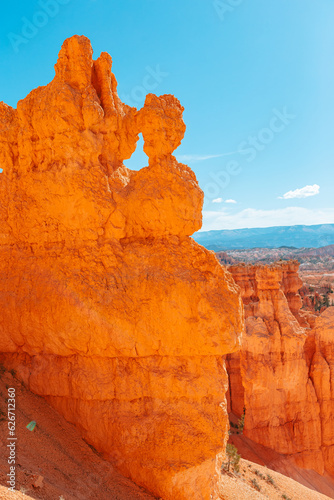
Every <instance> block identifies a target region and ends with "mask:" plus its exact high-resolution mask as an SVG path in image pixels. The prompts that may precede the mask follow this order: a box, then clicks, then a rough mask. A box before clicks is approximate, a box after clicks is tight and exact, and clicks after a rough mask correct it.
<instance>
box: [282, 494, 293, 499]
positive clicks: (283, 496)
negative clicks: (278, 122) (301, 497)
mask: <svg viewBox="0 0 334 500" xmlns="http://www.w3.org/2000/svg"><path fill="white" fill-rule="evenodd" d="M282 498H284V500H291V498H290V497H288V495H286V494H285V493H283V495H282Z"/></svg>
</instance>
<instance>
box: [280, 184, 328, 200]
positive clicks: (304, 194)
mask: <svg viewBox="0 0 334 500" xmlns="http://www.w3.org/2000/svg"><path fill="white" fill-rule="evenodd" d="M319 191H320V186H318V184H313V186H305V187H303V188H300V189H295V190H294V191H288V192H287V193H285V194H283V196H279V199H280V200H291V199H292V198H308V197H309V196H315V195H316V194H319Z"/></svg>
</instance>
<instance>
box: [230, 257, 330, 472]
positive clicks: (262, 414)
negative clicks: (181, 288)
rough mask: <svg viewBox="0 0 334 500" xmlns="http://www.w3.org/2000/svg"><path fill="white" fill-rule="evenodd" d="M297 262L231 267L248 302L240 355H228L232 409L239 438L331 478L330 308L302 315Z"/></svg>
mask: <svg viewBox="0 0 334 500" xmlns="http://www.w3.org/2000/svg"><path fill="white" fill-rule="evenodd" d="M298 267H299V265H298V263H296V262H294V261H290V262H288V263H278V264H277V265H272V266H268V267H266V266H256V265H255V266H243V265H239V266H231V267H230V268H229V270H230V271H231V272H232V275H233V277H234V279H235V281H236V283H238V284H239V285H240V287H241V293H242V296H243V300H244V304H245V316H246V335H245V336H244V338H243V341H242V348H241V351H240V353H235V354H231V355H228V356H227V368H228V372H229V378H230V384H231V387H230V407H231V411H233V412H234V413H236V414H237V415H241V413H242V409H243V406H245V408H246V416H245V428H244V433H245V435H247V436H248V437H250V438H251V439H253V440H254V441H256V442H258V443H260V444H262V445H264V446H267V447H269V448H272V449H274V450H276V451H278V452H279V453H283V454H287V455H293V457H294V459H295V460H296V462H297V463H298V465H300V466H302V467H305V468H309V469H314V470H316V471H317V472H320V473H323V472H324V470H325V469H326V470H327V471H328V472H330V473H333V466H334V462H333V450H334V448H333V445H334V428H333V421H332V420H333V419H332V416H331V415H332V404H333V401H334V397H333V396H334V395H333V394H332V389H331V386H332V383H331V374H332V367H331V365H332V357H333V356H332V349H333V345H334V343H333V338H334V336H333V329H334V308H329V309H328V310H327V311H325V312H324V313H323V314H322V315H321V316H320V317H318V318H312V319H313V321H312V324H314V322H315V327H314V328H313V329H311V328H310V326H309V323H308V322H307V317H306V316H304V315H303V311H300V307H301V301H300V297H299V295H298V289H299V288H300V287H301V286H302V283H301V280H300V279H299V277H298Z"/></svg>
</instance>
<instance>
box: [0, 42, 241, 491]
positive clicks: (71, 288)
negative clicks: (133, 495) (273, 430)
mask: <svg viewBox="0 0 334 500" xmlns="http://www.w3.org/2000/svg"><path fill="white" fill-rule="evenodd" d="M55 69H56V76H55V78H54V80H53V81H52V82H51V83H50V84H48V85H47V86H45V87H39V88H38V89H36V90H34V91H32V92H31V93H30V94H29V95H28V96H27V97H26V98H25V99H24V100H23V101H20V102H19V103H18V106H17V110H14V109H12V108H10V107H9V106H7V105H5V104H3V103H1V104H0V145H1V148H0V161H1V165H2V167H3V170H4V171H3V174H2V175H1V182H0V206H1V208H0V211H1V213H0V252H1V260H0V289H1V294H0V308H1V321H0V352H2V355H1V359H2V361H3V362H4V363H5V365H6V366H8V367H10V368H15V369H16V370H17V372H18V374H19V376H20V377H21V378H22V379H23V380H24V382H25V383H26V384H27V386H28V387H29V388H30V389H31V390H32V391H34V392H35V393H37V394H39V395H42V396H44V397H46V398H47V399H48V401H49V402H50V403H51V404H52V405H53V406H54V407H55V408H56V409H58V410H59V411H60V412H61V413H62V414H63V415H64V416H65V418H66V419H67V420H68V421H70V422H72V423H74V424H75V425H76V426H77V427H78V428H79V429H80V430H81V432H82V434H83V435H84V437H85V438H86V439H87V441H88V442H89V443H90V444H92V445H93V446H94V447H95V448H96V449H97V450H99V451H100V452H102V453H103V454H104V456H105V457H106V458H108V459H109V460H110V461H111V462H112V463H113V464H114V465H115V466H116V467H117V468H118V469H119V470H120V471H121V472H122V473H123V474H125V475H127V476H129V477H131V478H132V479H133V480H134V481H135V482H136V483H138V484H140V485H143V486H145V487H146V488H147V489H149V490H150V491H152V492H153V493H156V494H159V495H160V496H163V498H164V499H165V500H168V499H173V500H175V499H185V498H189V494H191V497H192V498H199V499H208V498H210V493H211V492H212V484H211V483H212V476H213V473H214V468H215V460H214V458H215V455H216V454H217V453H219V452H220V451H221V450H222V449H225V443H226V437H227V428H228V420H227V413H226V403H225V391H226V387H227V376H226V370H225V364H224V362H223V361H222V356H223V355H224V354H226V353H228V352H233V351H235V350H237V349H238V347H239V343H240V335H241V332H242V330H243V317H242V302H241V298H240V292H239V289H238V287H237V286H236V285H235V283H234V281H233V279H232V277H231V275H230V273H229V272H227V271H226V270H225V269H223V268H222V267H221V266H220V265H219V264H218V261H217V260H216V258H215V256H214V255H213V253H211V252H208V251H206V250H205V249H204V248H203V247H201V246H199V245H197V244H196V243H195V242H194V241H193V240H192V239H191V238H189V236H190V235H191V234H192V233H193V232H194V231H196V230H198V229H199V228H200V226H201V210H202V201H203V193H202V191H201V190H200V188H199V186H198V184H197V181H196V178H195V175H194V174H193V172H192V171H191V170H190V169H189V168H188V167H187V166H186V165H182V164H179V163H177V161H176V159H175V158H174V157H173V156H172V152H173V151H174V149H175V148H176V147H177V146H178V145H179V144H180V142H181V140H182V138H183V135H184V132H185V125H184V123H183V120H182V111H183V108H182V106H181V105H180V103H179V101H178V100H177V99H176V98H175V97H173V96H171V95H166V96H161V97H156V96H153V95H149V96H147V99H146V102H145V105H144V107H143V108H142V109H141V110H139V111H137V110H136V109H135V108H131V107H129V106H127V105H125V104H123V103H121V101H120V99H119V98H118V96H117V91H116V86H117V83H116V79H115V77H114V75H113V74H112V72H111V58H110V56H109V55H108V54H105V53H103V54H101V56H100V57H99V58H98V59H97V60H96V61H94V60H93V59H92V49H91V46H90V43H89V40H88V39H86V38H85V37H78V36H75V37H73V38H71V39H69V40H66V41H65V43H64V45H63V47H62V49H61V52H60V54H59V59H58V62H57V64H56V66H55ZM139 132H142V133H143V137H144V142H145V146H144V149H145V152H146V153H147V155H148V156H149V165H148V166H147V167H145V168H143V169H142V170H140V171H138V172H133V171H131V170H129V169H127V168H126V167H125V166H124V165H123V160H125V159H127V158H129V157H130V156H131V154H132V153H133V151H134V150H135V147H136V142H137V139H138V133H139ZM37 417H38V416H37Z"/></svg>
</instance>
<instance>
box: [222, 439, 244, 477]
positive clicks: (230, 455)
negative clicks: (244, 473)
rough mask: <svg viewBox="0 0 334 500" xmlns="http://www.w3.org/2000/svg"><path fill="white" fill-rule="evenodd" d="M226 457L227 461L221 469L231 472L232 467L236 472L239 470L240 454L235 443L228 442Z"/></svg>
mask: <svg viewBox="0 0 334 500" xmlns="http://www.w3.org/2000/svg"><path fill="white" fill-rule="evenodd" d="M226 458H227V461H226V462H224V463H223V464H222V467H221V471H222V472H230V470H231V469H232V470H233V471H234V472H239V469H240V465H239V462H240V455H239V454H238V450H237V448H236V447H235V446H234V445H233V444H230V443H228V444H227V446H226Z"/></svg>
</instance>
